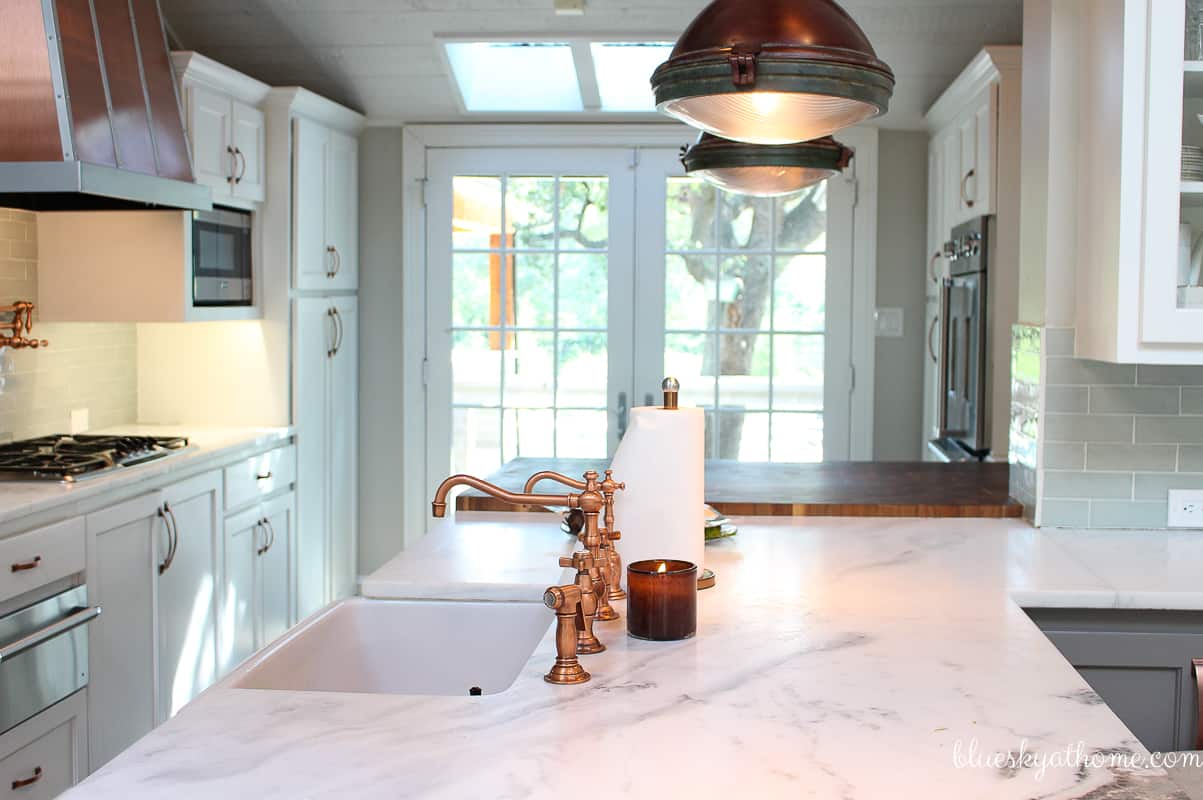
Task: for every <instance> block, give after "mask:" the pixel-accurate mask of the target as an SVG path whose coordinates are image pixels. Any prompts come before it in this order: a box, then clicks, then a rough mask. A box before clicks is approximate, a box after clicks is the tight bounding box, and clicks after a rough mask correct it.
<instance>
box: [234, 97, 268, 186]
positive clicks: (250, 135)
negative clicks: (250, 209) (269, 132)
mask: <svg viewBox="0 0 1203 800" xmlns="http://www.w3.org/2000/svg"><path fill="white" fill-rule="evenodd" d="M230 126H231V137H230V138H231V140H232V143H233V147H234V160H235V161H236V162H237V165H236V167H235V172H234V182H233V190H234V191H233V193H234V196H235V197H241V198H242V199H244V200H250V201H252V202H255V203H261V202H263V198H264V196H265V187H264V183H265V175H264V162H265V158H264V149H265V147H266V143H265V140H266V135H265V134H266V126H265V125H264V122H263V112H262V111H260V110H259V109H257V108H252V107H251V106H248V105H247V104H246V103H239V102H237V101H234V103H233V112H232V115H231V122H230Z"/></svg>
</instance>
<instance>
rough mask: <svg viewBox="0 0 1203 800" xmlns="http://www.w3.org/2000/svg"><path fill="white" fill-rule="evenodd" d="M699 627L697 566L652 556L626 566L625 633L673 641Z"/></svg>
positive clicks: (687, 635) (650, 638) (686, 637)
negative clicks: (652, 557)
mask: <svg viewBox="0 0 1203 800" xmlns="http://www.w3.org/2000/svg"><path fill="white" fill-rule="evenodd" d="M697 630H698V567H697V565H696V564H693V563H691V562H689V561H678V560H675V559H671V558H655V559H651V560H649V561H636V562H634V563H631V564H628V565H627V633H628V634H630V635H631V636H633V637H635V638H636V639H648V640H651V641H653V642H674V641H677V640H678V639H688V638H689V637H690V636H693V635H694V634H695V633H697Z"/></svg>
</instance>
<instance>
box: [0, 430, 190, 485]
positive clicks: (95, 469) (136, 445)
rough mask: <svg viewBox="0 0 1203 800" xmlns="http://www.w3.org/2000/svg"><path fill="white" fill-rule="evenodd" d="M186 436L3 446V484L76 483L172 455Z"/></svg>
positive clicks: (44, 440)
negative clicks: (26, 481) (13, 481)
mask: <svg viewBox="0 0 1203 800" xmlns="http://www.w3.org/2000/svg"><path fill="white" fill-rule="evenodd" d="M187 446H188V439H187V438H186V437H184V436H99V435H94V434H74V435H70V436H68V435H61V434H56V435H53V436H42V437H39V438H37V439H24V440H22V441H19V442H12V443H10V444H5V445H0V480H40V481H63V482H68V483H71V482H74V481H78V480H81V479H83V478H90V477H94V476H97V475H103V474H106V473H109V472H112V471H114V470H118V469H122V468H124V467H132V466H134V465H136V464H142V463H145V462H147V461H154V460H155V459H158V458H163V457H164V456H168V455H171V454H172V453H173V452H176V451H178V450H182V449H184V448H185V447H187Z"/></svg>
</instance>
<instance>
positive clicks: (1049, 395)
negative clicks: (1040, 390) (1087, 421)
mask: <svg viewBox="0 0 1203 800" xmlns="http://www.w3.org/2000/svg"><path fill="white" fill-rule="evenodd" d="M1089 392H1090V390H1089V389H1087V388H1086V387H1085V386H1049V387H1048V388H1046V389H1045V390H1044V410H1045V412H1046V413H1049V414H1085V413H1086V412H1087V411H1089V410H1090V402H1089V397H1090V395H1089Z"/></svg>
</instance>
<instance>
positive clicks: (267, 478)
mask: <svg viewBox="0 0 1203 800" xmlns="http://www.w3.org/2000/svg"><path fill="white" fill-rule="evenodd" d="M271 479H272V473H271V470H268V471H267V472H266V473H264V474H261V475H256V476H255V480H257V481H270V480H271Z"/></svg>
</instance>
